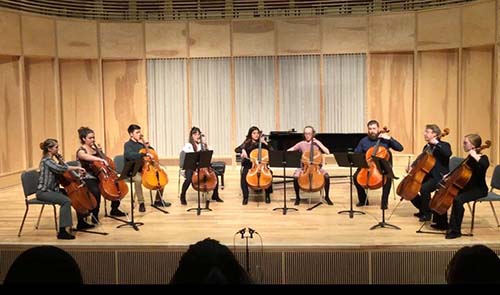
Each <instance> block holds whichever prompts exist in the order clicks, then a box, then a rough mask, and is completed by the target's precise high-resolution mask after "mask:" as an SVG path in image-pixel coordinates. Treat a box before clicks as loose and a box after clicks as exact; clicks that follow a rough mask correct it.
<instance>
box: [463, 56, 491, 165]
mask: <svg viewBox="0 0 500 295" xmlns="http://www.w3.org/2000/svg"><path fill="white" fill-rule="evenodd" d="M462 56H463V61H462V75H463V76H462V89H463V90H462V91H463V95H462V112H461V113H462V128H461V131H462V132H461V136H464V135H466V134H469V133H478V134H479V135H481V137H482V138H483V142H484V141H485V140H487V139H491V138H492V135H493V133H492V123H493V121H492V119H493V118H492V116H493V112H492V111H491V110H492V109H493V97H492V93H493V92H492V89H493V88H492V87H493V84H492V83H493V51H492V49H486V48H481V49H478V48H472V49H464V50H463V54H462ZM493 144H495V145H496V146H498V142H497V143H493ZM461 153H462V154H464V153H463V151H461ZM484 153H485V154H487V155H488V156H490V155H492V153H491V149H488V150H486V151H485V152H484Z"/></svg>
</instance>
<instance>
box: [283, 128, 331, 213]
mask: <svg viewBox="0 0 500 295" xmlns="http://www.w3.org/2000/svg"><path fill="white" fill-rule="evenodd" d="M315 135H316V131H315V130H314V128H313V127H312V126H306V127H304V140H302V141H301V142H298V143H297V144H296V145H294V146H293V147H291V148H289V149H288V151H300V152H302V153H304V152H306V151H309V150H310V149H311V144H312V145H313V149H314V150H319V151H320V152H321V153H323V154H327V155H328V154H330V151H329V150H328V148H327V147H326V146H324V145H323V144H322V143H321V142H320V141H319V140H317V139H316V138H314V136H315ZM302 170H303V169H302V168H298V169H297V170H296V171H295V174H294V179H293V188H294V189H295V205H299V204H300V195H299V191H300V187H299V181H298V177H299V174H300V172H301V171H302ZM320 172H321V174H323V176H324V178H325V186H324V188H325V201H326V203H327V204H328V205H333V202H332V201H331V200H330V195H329V193H330V175H328V172H326V171H325V170H324V169H323V168H321V169H320Z"/></svg>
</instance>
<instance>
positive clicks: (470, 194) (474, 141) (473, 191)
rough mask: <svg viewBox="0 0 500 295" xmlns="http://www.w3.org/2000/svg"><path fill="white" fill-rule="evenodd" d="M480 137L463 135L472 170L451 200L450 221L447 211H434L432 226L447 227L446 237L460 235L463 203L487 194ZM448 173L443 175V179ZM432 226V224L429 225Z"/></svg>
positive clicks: (486, 159)
mask: <svg viewBox="0 0 500 295" xmlns="http://www.w3.org/2000/svg"><path fill="white" fill-rule="evenodd" d="M481 144H482V139H481V136H479V135H478V134H468V135H466V136H465V137H464V141H463V148H464V151H465V152H466V153H468V155H469V156H470V158H469V159H468V161H467V166H469V167H470V168H471V170H472V176H471V178H470V179H469V182H467V184H466V185H465V187H464V188H463V189H462V190H461V191H460V193H459V194H458V195H457V196H456V197H455V199H454V200H453V205H452V208H451V215H450V223H449V224H448V218H447V213H445V214H443V215H439V214H437V213H436V212H434V221H435V222H436V223H435V224H434V226H433V227H434V228H437V229H443V230H444V229H448V230H447V232H446V239H455V238H458V237H461V236H462V233H461V231H460V229H461V227H462V220H463V218H464V203H467V202H470V201H474V200H477V199H480V198H482V197H485V196H486V195H487V194H488V186H487V185H486V170H488V168H489V167H490V161H489V159H488V156H487V155H483V154H481V152H478V151H477V149H478V148H480V147H481ZM447 176H448V174H446V175H445V176H444V179H446V177H447ZM431 226H432V225H431Z"/></svg>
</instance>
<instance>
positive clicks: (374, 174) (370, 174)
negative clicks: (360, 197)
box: [356, 126, 390, 189]
mask: <svg viewBox="0 0 500 295" xmlns="http://www.w3.org/2000/svg"><path fill="white" fill-rule="evenodd" d="M389 132H390V130H389V129H388V128H387V127H386V126H384V128H383V129H382V130H381V131H380V133H389ZM381 140H382V138H380V137H379V138H378V139H377V143H376V144H375V146H372V147H371V148H369V149H368V150H367V151H366V154H365V159H366V162H367V163H368V168H361V170H359V173H358V176H357V178H356V180H357V181H358V183H359V184H360V185H361V186H362V187H364V188H369V189H378V188H381V187H382V186H383V185H384V184H385V182H386V181H387V179H384V176H383V175H382V174H381V173H380V171H379V170H378V169H377V165H376V164H375V161H373V160H372V158H373V157H377V158H383V159H385V160H386V161H389V158H390V154H389V150H388V149H386V148H385V147H384V146H380V141H381Z"/></svg>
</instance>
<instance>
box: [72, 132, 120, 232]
mask: <svg viewBox="0 0 500 295" xmlns="http://www.w3.org/2000/svg"><path fill="white" fill-rule="evenodd" d="M78 138H80V143H81V144H82V145H81V146H80V148H78V150H77V151H76V159H77V160H78V161H79V162H80V163H81V165H82V168H84V169H85V171H86V174H85V183H86V184H87V187H88V189H89V190H90V192H91V193H92V194H93V195H94V196H95V198H96V200H97V207H96V208H95V209H94V210H92V215H93V216H94V218H93V219H92V222H93V223H94V224H97V223H99V209H100V206H101V190H100V189H99V178H97V175H94V172H93V170H92V168H91V163H92V162H94V161H101V162H103V163H105V164H106V165H108V163H107V161H106V160H105V159H102V158H100V157H98V156H97V151H96V150H95V149H94V146H95V144H96V143H95V132H94V130H92V129H90V128H89V127H80V128H79V129H78ZM119 206H120V201H112V202H111V211H110V212H109V214H110V215H112V216H125V213H123V212H122V211H120V209H119V208H118V207H119Z"/></svg>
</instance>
